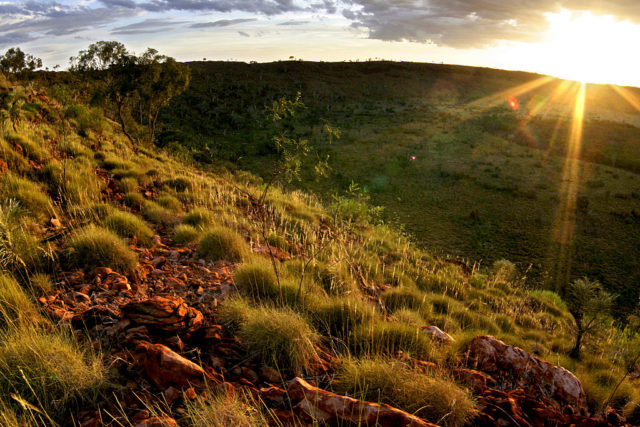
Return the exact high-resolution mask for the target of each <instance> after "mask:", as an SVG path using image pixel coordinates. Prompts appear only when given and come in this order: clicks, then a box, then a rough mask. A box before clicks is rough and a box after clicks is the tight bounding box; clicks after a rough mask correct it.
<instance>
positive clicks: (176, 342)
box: [167, 335, 184, 351]
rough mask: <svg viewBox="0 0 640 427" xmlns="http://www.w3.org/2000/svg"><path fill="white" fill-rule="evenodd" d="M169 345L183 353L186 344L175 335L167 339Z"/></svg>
mask: <svg viewBox="0 0 640 427" xmlns="http://www.w3.org/2000/svg"><path fill="white" fill-rule="evenodd" d="M167 344H169V345H170V346H171V347H173V348H175V349H177V350H178V351H183V350H184V343H183V342H182V340H181V339H180V337H179V336H177V335H174V336H172V337H169V338H167Z"/></svg>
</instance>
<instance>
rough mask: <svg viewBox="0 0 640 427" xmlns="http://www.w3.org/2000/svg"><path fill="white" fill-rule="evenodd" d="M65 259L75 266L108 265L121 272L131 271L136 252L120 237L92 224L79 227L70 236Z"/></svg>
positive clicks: (133, 266) (133, 267)
mask: <svg viewBox="0 0 640 427" xmlns="http://www.w3.org/2000/svg"><path fill="white" fill-rule="evenodd" d="M67 259H68V261H69V264H70V265H71V266H73V267H76V268H83V269H85V270H90V269H93V268H95V267H110V268H113V269H114V270H116V271H120V272H123V273H130V272H132V271H133V270H134V269H135V268H136V266H137V264H138V258H137V256H136V254H135V253H134V252H133V251H132V250H131V249H129V247H128V246H127V244H126V243H125V242H124V241H123V240H122V238H120V237H119V236H118V235H117V234H115V233H113V232H112V231H109V230H107V229H105V228H101V227H96V226H94V225H90V226H87V227H84V228H81V229H79V230H77V231H76V232H75V233H74V234H73V235H72V236H71V238H70V239H69V242H68V248H67Z"/></svg>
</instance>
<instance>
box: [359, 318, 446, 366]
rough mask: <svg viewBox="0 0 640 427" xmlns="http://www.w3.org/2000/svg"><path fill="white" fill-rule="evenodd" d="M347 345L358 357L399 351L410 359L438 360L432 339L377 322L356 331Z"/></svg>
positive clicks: (407, 327)
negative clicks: (411, 357) (410, 357)
mask: <svg viewBox="0 0 640 427" xmlns="http://www.w3.org/2000/svg"><path fill="white" fill-rule="evenodd" d="M349 344H350V347H351V348H352V350H353V352H354V353H355V354H357V355H365V356H375V355H383V354H390V355H392V354H395V353H396V352H397V351H402V352H404V353H407V354H409V355H411V356H414V357H417V358H421V359H425V360H432V361H437V360H438V354H437V350H436V348H435V346H434V345H433V343H432V341H431V338H430V337H429V336H428V335H427V334H425V333H424V332H422V331H421V330H420V329H419V328H417V327H416V326H412V325H408V324H406V323H400V322H389V321H383V320H377V321H374V322H370V323H368V324H362V325H360V326H359V327H357V328H355V330H354V331H353V332H352V334H351V337H350V338H349Z"/></svg>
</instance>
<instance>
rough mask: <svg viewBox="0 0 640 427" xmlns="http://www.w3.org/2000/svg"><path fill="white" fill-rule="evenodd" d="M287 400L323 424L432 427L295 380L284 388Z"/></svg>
mask: <svg viewBox="0 0 640 427" xmlns="http://www.w3.org/2000/svg"><path fill="white" fill-rule="evenodd" d="M287 392H288V394H289V398H291V399H292V400H293V401H294V402H297V405H296V406H295V409H297V410H298V411H300V412H301V414H306V415H307V416H309V417H311V418H313V419H315V420H317V421H320V422H323V421H327V420H330V419H334V418H337V419H338V420H339V421H350V422H353V423H358V424H360V425H362V424H363V425H385V426H412V427H417V426H421V427H427V426H428V427H435V424H431V423H428V422H426V421H424V420H422V419H420V418H418V417H416V416H414V415H411V414H409V413H407V412H404V411H401V410H399V409H396V408H393V407H391V406H389V405H386V404H384V403H373V402H365V401H363V400H358V399H354V398H352V397H348V396H341V395H339V394H335V393H331V392H329V391H326V390H322V389H320V388H317V387H314V386H312V385H310V384H309V383H307V382H306V381H305V380H303V379H302V378H299V377H296V378H294V379H293V380H291V381H289V382H288V384H287Z"/></svg>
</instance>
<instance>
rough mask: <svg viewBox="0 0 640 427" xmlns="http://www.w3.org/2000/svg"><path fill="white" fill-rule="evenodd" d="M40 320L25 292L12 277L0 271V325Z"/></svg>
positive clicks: (26, 323) (33, 323)
mask: <svg viewBox="0 0 640 427" xmlns="http://www.w3.org/2000/svg"><path fill="white" fill-rule="evenodd" d="M42 320H43V319H42V317H41V316H40V312H39V311H38V309H37V308H36V306H35V305H34V303H33V299H32V298H31V297H30V296H29V295H28V294H27V292H26V291H25V290H24V289H23V288H22V287H21V286H20V285H19V284H18V282H17V281H16V280H15V279H14V278H13V277H11V276H8V275H6V274H2V273H0V326H3V327H6V326H15V325H37V324H39V323H40V322H42Z"/></svg>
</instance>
